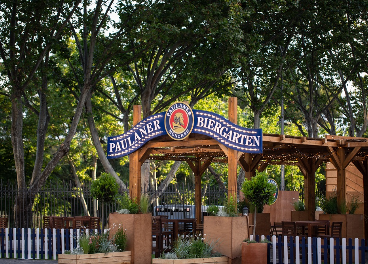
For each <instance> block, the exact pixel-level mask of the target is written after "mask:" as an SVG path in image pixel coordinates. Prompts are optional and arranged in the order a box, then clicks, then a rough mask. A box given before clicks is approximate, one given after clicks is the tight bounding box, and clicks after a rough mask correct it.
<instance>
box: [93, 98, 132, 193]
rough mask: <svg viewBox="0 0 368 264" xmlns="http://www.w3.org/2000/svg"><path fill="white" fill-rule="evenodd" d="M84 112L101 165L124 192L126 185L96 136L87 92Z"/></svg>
mask: <svg viewBox="0 0 368 264" xmlns="http://www.w3.org/2000/svg"><path fill="white" fill-rule="evenodd" d="M86 112H87V116H88V126H89V130H90V132H91V136H92V141H93V145H94V146H95V148H96V150H97V154H98V157H99V159H100V161H101V163H102V166H103V167H104V169H105V171H106V172H107V173H109V174H111V175H112V176H113V177H114V178H115V180H116V182H117V183H118V184H119V186H120V192H124V191H126V189H127V187H126V185H125V184H124V183H123V181H122V180H121V179H120V178H119V176H118V175H117V174H116V172H115V170H114V168H113V167H112V166H111V164H110V162H109V160H108V159H107V158H106V155H105V151H104V150H103V148H102V146H101V142H100V138H99V137H98V132H97V129H96V125H95V121H94V119H93V112H92V103H91V94H89V96H88V98H87V99H86Z"/></svg>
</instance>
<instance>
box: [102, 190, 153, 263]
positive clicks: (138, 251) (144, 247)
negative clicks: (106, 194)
mask: <svg viewBox="0 0 368 264" xmlns="http://www.w3.org/2000/svg"><path fill="white" fill-rule="evenodd" d="M118 203H119V204H120V205H121V207H122V209H120V210H119V211H117V212H115V213H111V214H110V215H109V228H110V236H113V235H114V234H115V232H116V230H119V229H120V228H123V229H124V230H126V236H127V241H128V242H127V247H126V249H127V250H130V251H131V252H132V263H134V264H146V263H151V258H152V215H151V214H149V213H147V212H148V197H147V196H142V197H141V199H140V204H139V205H138V204H137V203H136V202H135V201H131V200H130V198H129V196H128V194H124V195H123V196H121V197H119V201H118Z"/></svg>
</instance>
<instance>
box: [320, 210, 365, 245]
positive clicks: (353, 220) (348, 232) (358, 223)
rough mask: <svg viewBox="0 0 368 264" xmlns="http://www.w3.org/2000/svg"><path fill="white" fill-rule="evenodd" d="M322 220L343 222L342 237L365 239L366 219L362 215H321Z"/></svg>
mask: <svg viewBox="0 0 368 264" xmlns="http://www.w3.org/2000/svg"><path fill="white" fill-rule="evenodd" d="M319 219H320V220H329V221H330V224H332V222H342V229H341V237H346V238H353V239H354V238H360V239H362V238H364V217H363V215H361V214H320V215H319Z"/></svg>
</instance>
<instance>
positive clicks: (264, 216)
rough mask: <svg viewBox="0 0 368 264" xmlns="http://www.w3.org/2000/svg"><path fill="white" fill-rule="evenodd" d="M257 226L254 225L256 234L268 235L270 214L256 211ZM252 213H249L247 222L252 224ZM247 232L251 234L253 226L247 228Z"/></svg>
mask: <svg viewBox="0 0 368 264" xmlns="http://www.w3.org/2000/svg"><path fill="white" fill-rule="evenodd" d="M256 217H257V219H256V221H257V226H256V235H259V236H261V235H265V236H268V235H270V229H271V222H270V214H269V213H257V216H256ZM253 221H254V214H253V213H252V214H249V224H250V225H252V226H253V225H254V223H253ZM249 234H250V235H252V234H253V228H250V229H249Z"/></svg>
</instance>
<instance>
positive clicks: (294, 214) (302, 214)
mask: <svg viewBox="0 0 368 264" xmlns="http://www.w3.org/2000/svg"><path fill="white" fill-rule="evenodd" d="M308 216H309V212H308V211H291V221H293V222H294V221H308V220H309V219H308Z"/></svg>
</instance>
